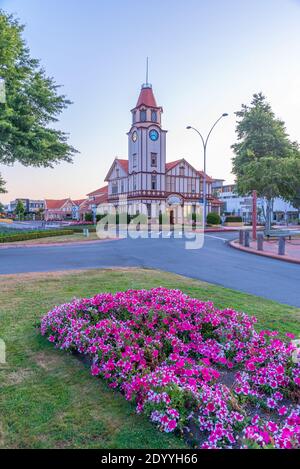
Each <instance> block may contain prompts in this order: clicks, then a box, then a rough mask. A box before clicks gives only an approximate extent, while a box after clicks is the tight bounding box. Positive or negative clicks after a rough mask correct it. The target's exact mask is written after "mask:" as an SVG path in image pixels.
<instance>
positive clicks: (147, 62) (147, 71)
mask: <svg viewBox="0 0 300 469" xmlns="http://www.w3.org/2000/svg"><path fill="white" fill-rule="evenodd" d="M142 88H152V85H151V83H149V57H147V58H146V82H145V83H143V85H142Z"/></svg>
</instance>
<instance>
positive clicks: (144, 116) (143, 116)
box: [140, 109, 147, 122]
mask: <svg viewBox="0 0 300 469" xmlns="http://www.w3.org/2000/svg"><path fill="white" fill-rule="evenodd" d="M146 120H147V113H146V110H145V109H142V110H141V111H140V121H141V122H146Z"/></svg>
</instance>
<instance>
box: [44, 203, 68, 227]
mask: <svg viewBox="0 0 300 469" xmlns="http://www.w3.org/2000/svg"><path fill="white" fill-rule="evenodd" d="M74 205H75V204H74V202H73V201H72V200H71V199H70V198H68V199H60V200H56V199H45V211H44V219H45V220H46V221H51V220H53V221H59V220H72V219H73V213H74Z"/></svg>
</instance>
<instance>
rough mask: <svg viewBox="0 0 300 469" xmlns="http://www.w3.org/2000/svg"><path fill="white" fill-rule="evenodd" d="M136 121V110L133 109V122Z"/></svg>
mask: <svg viewBox="0 0 300 469" xmlns="http://www.w3.org/2000/svg"><path fill="white" fill-rule="evenodd" d="M135 121H136V111H133V113H132V123H133V124H134V123H135Z"/></svg>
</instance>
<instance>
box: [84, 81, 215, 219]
mask: <svg viewBox="0 0 300 469" xmlns="http://www.w3.org/2000/svg"><path fill="white" fill-rule="evenodd" d="M162 113H163V109H162V107H161V106H158V105H157V103H156V100H155V97H154V94H153V90H152V86H151V84H149V83H146V84H144V85H142V88H141V91H140V95H139V98H138V101H137V104H136V106H135V107H134V108H133V109H132V110H131V115H132V121H131V126H130V129H129V132H128V133H127V136H128V159H122V158H115V160H114V162H113V163H112V165H111V167H110V169H109V171H108V173H107V176H106V178H105V181H106V182H107V184H108V187H107V203H108V205H109V206H113V207H115V209H116V210H118V211H119V212H122V211H127V212H128V213H129V214H131V215H134V214H136V213H144V214H146V215H148V217H149V218H157V217H158V216H159V214H160V213H162V214H168V215H169V217H170V221H171V222H172V221H173V222H180V220H181V219H182V218H183V216H187V215H188V214H190V213H196V212H198V211H199V208H200V206H201V203H202V202H203V172H201V171H199V170H197V169H196V168H194V167H193V166H192V165H191V164H190V163H189V162H188V161H187V160H186V159H185V158H180V159H177V160H175V161H171V162H166V157H167V155H166V140H167V131H166V130H165V129H164V128H163V126H162ZM206 180H207V212H210V211H216V212H218V213H219V212H220V205H221V204H220V202H219V201H218V200H217V199H216V198H215V197H213V196H212V181H213V180H212V179H211V178H210V177H209V176H207V177H206ZM102 189H103V188H102ZM96 192H97V191H95V193H96ZM89 196H90V195H89Z"/></svg>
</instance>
